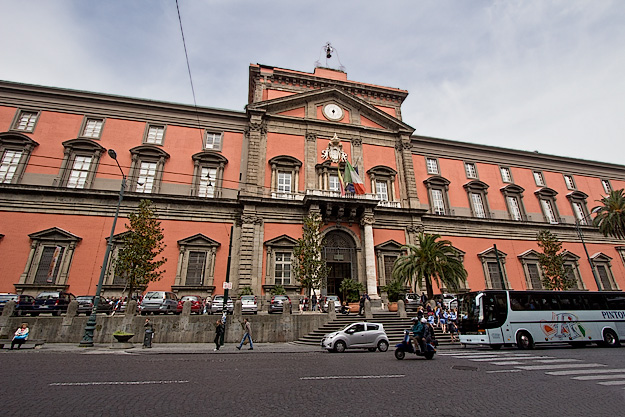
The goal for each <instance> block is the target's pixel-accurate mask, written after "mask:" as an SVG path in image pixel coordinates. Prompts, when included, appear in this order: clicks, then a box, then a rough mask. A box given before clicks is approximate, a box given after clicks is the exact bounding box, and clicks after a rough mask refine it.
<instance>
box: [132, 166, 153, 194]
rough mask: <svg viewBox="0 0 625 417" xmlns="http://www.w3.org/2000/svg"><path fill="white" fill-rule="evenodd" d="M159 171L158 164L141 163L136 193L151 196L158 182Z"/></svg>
mask: <svg viewBox="0 0 625 417" xmlns="http://www.w3.org/2000/svg"><path fill="white" fill-rule="evenodd" d="M157 170H158V162H154V161H141V162H139V174H138V177H137V185H136V187H135V192H137V193H145V194H151V193H152V190H153V189H154V183H155V181H156V172H157Z"/></svg>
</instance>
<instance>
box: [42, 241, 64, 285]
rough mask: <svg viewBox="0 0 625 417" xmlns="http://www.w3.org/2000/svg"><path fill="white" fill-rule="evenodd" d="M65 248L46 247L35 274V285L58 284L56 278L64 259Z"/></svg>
mask: <svg viewBox="0 0 625 417" xmlns="http://www.w3.org/2000/svg"><path fill="white" fill-rule="evenodd" d="M63 252H65V247H63V246H44V248H43V251H42V253H41V259H40V260H39V265H38V266H37V273H36V274H35V284H51V283H54V282H56V276H57V274H58V273H59V268H60V267H61V259H63Z"/></svg>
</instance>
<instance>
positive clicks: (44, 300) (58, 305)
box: [31, 291, 76, 316]
mask: <svg viewBox="0 0 625 417" xmlns="http://www.w3.org/2000/svg"><path fill="white" fill-rule="evenodd" d="M75 299H76V296H75V295H74V294H71V293H68V292H64V291H44V292H42V293H40V294H39V295H38V296H37V297H35V306H34V309H33V311H32V312H31V315H33V316H38V315H39V314H40V313H52V315H53V316H60V315H61V314H62V313H66V312H67V307H68V306H69V303H70V302H72V301H73V300H75Z"/></svg>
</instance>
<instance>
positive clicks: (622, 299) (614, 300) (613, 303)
mask: <svg viewBox="0 0 625 417" xmlns="http://www.w3.org/2000/svg"><path fill="white" fill-rule="evenodd" d="M605 298H606V300H607V302H608V309H610V310H625V295H619V294H617V295H612V294H610V295H607V294H606V296H605Z"/></svg>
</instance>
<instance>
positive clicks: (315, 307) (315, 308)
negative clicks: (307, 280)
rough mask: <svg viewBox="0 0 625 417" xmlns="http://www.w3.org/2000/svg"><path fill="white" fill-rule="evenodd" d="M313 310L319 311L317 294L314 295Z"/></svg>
mask: <svg viewBox="0 0 625 417" xmlns="http://www.w3.org/2000/svg"><path fill="white" fill-rule="evenodd" d="M312 311H317V294H315V293H314V292H313V295H312Z"/></svg>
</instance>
